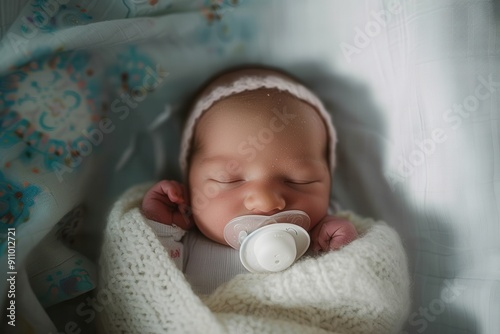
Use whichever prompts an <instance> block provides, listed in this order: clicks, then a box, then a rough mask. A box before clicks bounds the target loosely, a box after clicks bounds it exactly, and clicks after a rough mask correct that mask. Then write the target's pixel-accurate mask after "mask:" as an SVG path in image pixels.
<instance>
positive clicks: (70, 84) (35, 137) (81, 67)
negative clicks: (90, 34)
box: [0, 52, 101, 170]
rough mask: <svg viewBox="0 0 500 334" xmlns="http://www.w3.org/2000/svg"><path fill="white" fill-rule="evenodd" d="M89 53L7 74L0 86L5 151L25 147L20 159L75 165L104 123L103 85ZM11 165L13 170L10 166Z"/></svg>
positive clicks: (36, 63) (34, 63) (33, 63)
mask: <svg viewBox="0 0 500 334" xmlns="http://www.w3.org/2000/svg"><path fill="white" fill-rule="evenodd" d="M88 63H89V55H88V54H86V53H83V52H79V53H61V54H57V55H55V56H51V57H45V58H41V59H37V60H33V61H31V62H29V63H28V64H26V65H24V66H22V67H20V68H18V69H16V70H14V71H12V72H11V73H9V74H7V75H6V76H5V77H4V78H3V80H2V81H1V82H2V84H1V85H2V86H1V87H0V110H3V111H2V115H1V116H0V148H9V147H12V146H14V145H16V144H18V143H24V144H25V145H24V149H23V151H22V152H21V153H20V156H19V158H20V159H21V161H24V162H25V163H33V160H34V158H36V157H38V156H40V157H43V166H40V168H46V169H47V170H53V169H54V162H57V163H59V164H64V165H72V162H73V160H74V159H76V158H77V157H78V156H79V155H80V153H81V149H82V148H81V147H80V145H79V139H80V140H81V139H82V138H84V134H85V133H86V132H87V131H91V130H92V129H93V128H94V127H95V124H96V123H97V122H98V121H99V119H100V116H99V115H100V108H101V106H100V98H99V91H100V84H99V81H98V80H97V79H96V78H95V76H94V70H93V69H92V67H91V66H89V64H88ZM4 167H8V166H4Z"/></svg>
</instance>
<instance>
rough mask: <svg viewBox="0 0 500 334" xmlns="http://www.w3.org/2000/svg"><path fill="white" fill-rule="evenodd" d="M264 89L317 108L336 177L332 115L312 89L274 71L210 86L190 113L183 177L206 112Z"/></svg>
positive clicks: (182, 158) (183, 142) (184, 140)
mask: <svg viewBox="0 0 500 334" xmlns="http://www.w3.org/2000/svg"><path fill="white" fill-rule="evenodd" d="M268 72H270V71H268ZM262 88H268V89H278V90H280V91H284V92H287V93H289V94H291V95H293V96H295V97H297V98H298V99H300V100H303V101H305V102H307V103H309V104H310V105H311V106H313V107H314V108H316V110H317V111H318V113H319V115H320V116H321V118H322V119H323V121H324V123H325V125H326V128H327V131H328V137H329V138H330V152H329V157H328V162H329V165H330V171H331V173H332V175H333V170H334V169H335V160H336V159H335V147H336V144H337V134H336V131H335V128H334V127H333V124H332V120H331V117H330V114H329V113H328V112H327V111H326V109H325V107H324V106H323V103H321V101H320V100H319V99H318V98H317V97H316V95H314V93H312V92H311V91H310V90H309V89H307V88H306V87H304V86H303V85H301V84H299V83H297V82H295V81H293V80H292V79H288V78H287V77H285V76H284V75H281V73H280V74H278V75H274V74H272V72H271V74H269V73H266V74H263V75H255V74H252V75H244V76H240V77H237V78H236V79H235V80H232V81H230V82H228V83H227V82H225V83H224V85H219V86H215V87H213V88H212V87H210V86H209V88H208V89H206V90H205V91H204V92H203V93H202V95H201V97H200V98H199V99H198V101H197V102H196V104H195V105H194V108H193V110H192V111H191V113H190V116H189V118H188V120H187V122H186V125H185V127H184V131H183V134H182V140H181V151H180V159H179V160H180V161H179V162H180V167H181V171H182V173H183V175H184V177H187V171H188V170H187V168H188V161H187V159H188V155H189V151H190V149H191V145H192V141H193V134H194V131H195V125H196V123H197V122H198V119H199V118H200V117H201V116H202V115H203V113H204V112H205V111H207V110H208V109H209V108H210V107H211V106H212V105H213V104H214V103H216V102H217V101H219V100H222V99H224V98H226V97H228V96H231V95H234V94H238V93H242V92H245V91H252V90H257V89H262Z"/></svg>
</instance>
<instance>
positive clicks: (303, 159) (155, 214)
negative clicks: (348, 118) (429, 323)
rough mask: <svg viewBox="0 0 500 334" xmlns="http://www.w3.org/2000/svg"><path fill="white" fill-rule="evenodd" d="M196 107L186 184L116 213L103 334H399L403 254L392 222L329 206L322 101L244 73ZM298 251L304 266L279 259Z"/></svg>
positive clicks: (158, 189)
mask: <svg viewBox="0 0 500 334" xmlns="http://www.w3.org/2000/svg"><path fill="white" fill-rule="evenodd" d="M195 102H196V103H195V104H194V107H193V109H192V110H191V112H190V113H189V115H188V119H187V123H186V125H185V128H184V132H183V137H182V142H181V155H180V165H181V170H182V172H183V174H184V175H183V176H184V182H183V184H184V185H183V184H181V183H179V182H176V181H167V180H163V181H160V182H158V183H156V184H155V185H153V186H152V187H151V186H150V185H143V184H140V185H135V186H133V187H131V188H130V189H128V190H127V191H126V192H125V193H124V194H123V195H122V196H120V198H119V199H118V200H117V201H116V202H115V203H114V205H113V208H112V210H111V212H110V214H109V219H108V224H107V226H106V229H105V237H104V241H103V247H102V251H101V257H100V261H99V262H100V271H99V275H100V281H99V289H100V291H99V293H103V294H104V293H106V295H107V296H108V297H107V298H106V299H107V300H109V301H110V302H109V303H108V304H107V305H106V307H105V308H104V310H103V311H102V312H101V313H100V319H101V323H102V327H103V329H104V332H106V333H111V332H113V333H115V332H116V333H144V332H151V333H239V332H241V331H242V329H244V331H245V332H248V333H263V332H265V333H326V332H335V333H396V332H399V330H398V329H400V328H402V324H403V321H405V320H404V319H407V315H408V311H409V305H410V294H409V291H410V289H409V287H410V278H409V274H408V264H407V259H406V254H405V251H404V247H403V245H402V243H401V240H400V239H399V236H398V234H397V233H396V231H395V230H394V229H392V228H391V227H390V226H388V225H387V224H386V223H384V222H382V221H375V220H373V219H371V218H364V217H360V216H358V215H356V214H355V213H353V212H349V211H344V210H343V211H336V212H333V211H332V210H331V208H329V202H330V200H329V199H330V190H331V183H332V182H331V181H332V174H333V171H334V167H335V145H336V135H335V129H334V127H333V125H332V122H331V120H330V117H329V115H328V113H327V112H326V110H325V109H324V107H323V105H322V104H321V102H320V101H319V100H318V98H317V97H316V96H315V95H314V94H313V93H311V92H310V91H309V90H308V89H307V88H305V87H304V86H302V85H301V84H299V83H297V82H296V81H294V80H293V79H291V78H290V77H288V76H286V75H285V74H282V73H280V72H278V71H274V70H269V69H240V70H233V71H231V72H228V73H225V74H222V75H220V76H219V77H217V78H216V79H215V80H213V81H212V82H211V83H210V84H209V85H208V86H207V87H206V88H205V89H204V90H203V91H202V92H201V94H200V95H199V97H198V98H197V100H196V101H195ZM293 215H297V216H298V217H301V218H300V219H298V220H294V219H292V217H295V216H293ZM148 218H149V219H148ZM262 219H263V220H262ZM259 221H260V222H263V224H264V225H263V226H262V225H260V226H259V224H260V223H259ZM235 222H236V223H237V224H234V223H235ZM267 223H270V224H268V225H265V224H267ZM290 223H291V224H290ZM252 224H254V225H252ZM292 224H293V225H292ZM146 225H147V226H146ZM255 225H257V226H255ZM236 226H240V227H241V228H242V229H241V230H238V229H236V228H235V227H236ZM240 227H239V228H240ZM247 228H248V230H247ZM252 228H256V229H255V230H254V231H253V230H252ZM278 228H286V230H285V231H283V230H278ZM228 230H229V232H236V233H235V235H236V236H237V238H236V240H237V242H239V243H240V245H237V244H235V243H234V240H235V239H234V238H233V236H234V235H233V236H231V237H230V238H227V232H228ZM247 232H248V233H247ZM358 233H359V237H358ZM299 236H300V237H299ZM304 238H305V240H307V242H302V241H303V240H304ZM354 239H356V240H354ZM353 240H354V241H353ZM293 241H295V247H296V249H295V250H296V255H295V257H294V256H293V253H294V252H293V250H292V252H288V253H287V252H284V253H281V250H283V249H284V250H290V249H291V248H293V247H290V248H287V247H288V246H293ZM309 241H311V243H310V253H309V254H308V256H305V257H303V258H301V259H300V260H299V261H297V260H298V259H299V257H300V256H301V255H302V254H303V252H305V251H307V247H308V246H309ZM351 241H353V242H352V244H350V245H348V246H347V247H344V248H343V249H342V250H340V251H330V250H336V249H339V248H341V247H343V246H345V245H347V244H349V243H350V242H351ZM250 244H251V245H252V246H250ZM235 245H236V246H237V247H239V250H237V247H235ZM277 245H278V246H277ZM283 245H285V246H286V247H282V248H280V247H281V246H283ZM299 246H300V247H299ZM269 249H271V252H270V253H269ZM276 249H278V252H276V251H275V250H276ZM299 250H300V251H299ZM252 253H253V255H252ZM285 253H286V255H285V256H284V257H281V255H282V254H285ZM269 254H271V256H270V255H269ZM290 254H292V255H290ZM276 255H278V256H277V257H276ZM255 259H257V261H255ZM290 259H291V260H292V261H289V260H290ZM282 260H283V261H282ZM276 262H279V264H278V267H279V266H280V265H281V263H282V262H284V263H285V264H286V266H283V267H282V268H278V270H274V269H276V268H275V267H273V266H274V264H275V263H276ZM258 266H260V267H261V268H262V269H264V270H260V269H261V268H259V267H258ZM285 268H286V269H285ZM256 269H257V270H256ZM249 271H250V272H252V273H250V274H249V273H248V272H249ZM253 272H257V273H256V274H254V273H253ZM98 296H100V295H99V294H98Z"/></svg>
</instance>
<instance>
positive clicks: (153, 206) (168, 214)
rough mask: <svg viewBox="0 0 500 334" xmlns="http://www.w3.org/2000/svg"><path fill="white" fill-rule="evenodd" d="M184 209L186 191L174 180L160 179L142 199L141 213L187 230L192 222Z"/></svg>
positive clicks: (185, 207)
mask: <svg viewBox="0 0 500 334" xmlns="http://www.w3.org/2000/svg"><path fill="white" fill-rule="evenodd" d="M186 211H187V196H186V191H185V189H184V186H183V185H182V184H180V183H179V182H176V181H168V180H162V181H160V182H158V183H156V184H155V185H154V186H152V187H151V188H150V189H149V190H148V191H147V192H146V195H144V198H143V199H142V213H143V214H144V216H146V218H148V219H151V220H154V221H157V222H159V223H162V224H166V225H177V226H179V227H180V228H182V229H186V230H187V229H189V228H190V227H191V226H192V224H191V220H190V219H189V217H188V215H187V214H186Z"/></svg>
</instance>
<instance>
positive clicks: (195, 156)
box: [142, 69, 357, 251]
mask: <svg viewBox="0 0 500 334" xmlns="http://www.w3.org/2000/svg"><path fill="white" fill-rule="evenodd" d="M335 145H336V134H335V130H334V128H333V125H332V123H331V120H330V116H329V115H328V113H327V112H326V111H325V109H324V107H323V105H322V104H321V102H320V101H319V100H318V99H317V97H316V96H315V95H314V94H313V93H311V92H310V91H309V90H308V89H307V88H305V87H304V86H302V85H301V84H299V83H298V82H296V81H295V80H293V79H292V78H290V77H288V76H286V75H285V74H283V73H280V72H277V71H274V70H269V69H240V70H234V71H231V72H229V73H225V74H222V75H220V76H219V77H217V78H216V79H215V80H213V81H212V82H211V83H210V84H209V85H208V86H207V87H206V88H205V89H204V90H203V91H202V93H201V94H200V96H199V98H198V100H197V102H196V103H195V104H194V108H193V110H192V111H191V113H190V115H189V118H188V121H187V123H186V127H185V129H184V133H183V139H182V147H181V169H182V171H183V173H184V179H185V185H183V184H181V183H179V182H176V181H173V180H162V181H160V182H158V183H156V184H155V185H154V186H153V187H151V189H149V191H147V193H146V195H145V196H144V199H143V201H142V213H143V214H144V215H145V216H146V217H147V218H148V219H150V220H152V221H156V222H159V223H161V224H166V225H176V226H178V227H181V228H183V229H185V230H189V229H192V228H193V227H196V228H197V229H198V230H199V231H200V232H201V233H202V234H203V235H204V236H205V237H207V238H209V239H210V240H212V241H215V242H216V243H219V244H222V245H226V246H227V245H228V244H227V241H226V240H225V238H224V228H225V226H226V225H227V224H228V222H230V221H231V220H232V219H233V218H235V217H240V216H245V215H263V216H271V215H274V214H276V213H278V212H282V211H289V210H301V211H303V212H305V213H306V214H307V215H308V216H309V218H310V224H309V226H308V227H307V231H308V232H309V233H310V236H311V247H310V248H311V249H312V250H313V251H330V250H336V249H339V248H341V247H342V246H344V245H346V244H348V243H350V242H351V241H352V240H354V239H355V238H356V237H357V232H356V229H355V228H354V226H353V225H352V224H351V222H349V221H348V220H346V219H342V218H338V217H335V216H334V215H331V214H329V203H330V191H331V184H332V173H333V170H334V167H335Z"/></svg>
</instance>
